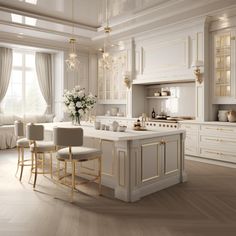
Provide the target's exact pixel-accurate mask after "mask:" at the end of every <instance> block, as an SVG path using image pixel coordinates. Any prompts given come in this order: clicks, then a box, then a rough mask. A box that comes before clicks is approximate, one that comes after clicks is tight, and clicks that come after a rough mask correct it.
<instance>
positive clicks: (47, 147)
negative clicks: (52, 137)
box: [26, 123, 56, 188]
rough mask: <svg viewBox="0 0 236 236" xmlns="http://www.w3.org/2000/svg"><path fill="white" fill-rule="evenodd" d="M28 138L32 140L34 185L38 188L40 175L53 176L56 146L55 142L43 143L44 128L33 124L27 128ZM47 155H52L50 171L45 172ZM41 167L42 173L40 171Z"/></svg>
mask: <svg viewBox="0 0 236 236" xmlns="http://www.w3.org/2000/svg"><path fill="white" fill-rule="evenodd" d="M26 137H27V139H29V140H30V142H31V145H30V151H31V153H32V168H31V174H34V184H33V187H34V188H35V186H36V181H37V175H38V174H50V175H51V178H53V176H52V153H53V152H55V151H56V146H55V145H54V144H53V142H50V141H43V139H44V127H43V125H36V124H33V123H30V124H27V126H26ZM45 154H50V170H49V172H45V170H44V167H45ZM39 167H41V168H42V171H39Z"/></svg>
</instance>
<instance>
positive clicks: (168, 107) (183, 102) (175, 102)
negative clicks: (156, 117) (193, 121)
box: [146, 82, 195, 117]
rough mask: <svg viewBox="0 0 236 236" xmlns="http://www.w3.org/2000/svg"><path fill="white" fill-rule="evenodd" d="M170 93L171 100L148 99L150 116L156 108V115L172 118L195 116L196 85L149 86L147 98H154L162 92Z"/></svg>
mask: <svg viewBox="0 0 236 236" xmlns="http://www.w3.org/2000/svg"><path fill="white" fill-rule="evenodd" d="M163 90H164V91H170V98H162V97H158V98H151V99H147V103H148V106H147V108H148V110H147V111H146V112H147V114H148V116H150V115H151V112H152V110H153V108H154V110H155V112H156V114H160V113H161V112H165V113H167V115H170V116H191V117H194V116H195V83H194V82H191V83H177V84H165V85H158V86H157V85H156V86H149V87H148V88H147V97H152V96H154V93H158V92H160V91H163Z"/></svg>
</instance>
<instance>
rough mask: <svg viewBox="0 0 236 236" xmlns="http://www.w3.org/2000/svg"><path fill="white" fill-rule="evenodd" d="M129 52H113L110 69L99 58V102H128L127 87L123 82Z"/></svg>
mask: <svg viewBox="0 0 236 236" xmlns="http://www.w3.org/2000/svg"><path fill="white" fill-rule="evenodd" d="M127 54H128V52H127V51H126V50H123V51H119V52H115V53H114V52H113V53H111V56H112V58H113V59H112V65H111V68H110V69H106V68H104V66H103V61H102V58H99V59H98V103H100V104H126V92H127V88H126V86H125V84H124V82H123V74H124V73H125V72H126V70H127V61H128V58H127V57H128V56H127Z"/></svg>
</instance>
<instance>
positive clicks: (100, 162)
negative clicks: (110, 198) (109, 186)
mask: <svg viewBox="0 0 236 236" xmlns="http://www.w3.org/2000/svg"><path fill="white" fill-rule="evenodd" d="M98 177H99V179H98V181H99V182H98V192H99V195H102V157H101V156H100V157H99V158H98Z"/></svg>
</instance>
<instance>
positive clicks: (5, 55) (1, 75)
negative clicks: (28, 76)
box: [0, 47, 12, 112]
mask: <svg viewBox="0 0 236 236" xmlns="http://www.w3.org/2000/svg"><path fill="white" fill-rule="evenodd" d="M11 69H12V49H11V48H2V47H0V112H1V102H2V100H3V98H4V96H5V95H6V92H7V88H8V85H9V81H10V77H11Z"/></svg>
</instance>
